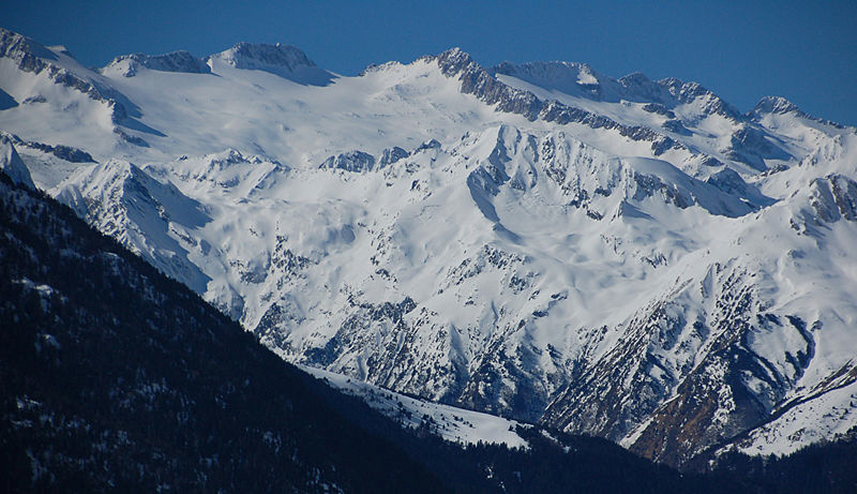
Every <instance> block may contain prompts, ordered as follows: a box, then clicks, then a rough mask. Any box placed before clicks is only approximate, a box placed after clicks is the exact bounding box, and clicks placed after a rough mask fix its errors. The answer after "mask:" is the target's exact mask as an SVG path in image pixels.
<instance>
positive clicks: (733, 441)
mask: <svg viewBox="0 0 857 494" xmlns="http://www.w3.org/2000/svg"><path fill="white" fill-rule="evenodd" d="M269 49H270V48H266V49H260V50H261V52H267V51H266V50H269ZM253 51H254V52H255V50H253ZM263 58H264V57H263ZM217 59H218V57H217V56H212V57H211V58H210V60H214V62H213V63H212V65H211V67H212V71H213V72H214V73H216V74H217V75H218V76H219V77H210V76H206V75H203V74H176V73H171V74H164V75H163V77H166V76H167V75H169V76H170V79H169V81H170V84H171V88H173V91H172V92H171V94H174V97H175V100H173V99H170V98H171V97H173V96H166V95H163V94H158V95H157V98H154V97H153V96H152V94H151V93H149V92H147V90H146V88H145V86H143V85H136V83H135V79H137V77H134V78H125V77H121V79H120V78H116V79H110V78H109V77H107V80H108V81H110V83H111V84H115V85H116V86H117V87H120V86H121V87H122V93H123V94H125V95H126V96H127V97H128V98H129V99H131V100H134V101H141V102H142V101H145V102H146V104H145V105H144V104H142V103H141V105H140V107H141V108H142V109H143V117H141V121H142V122H145V123H146V124H147V125H148V126H150V127H152V128H157V129H160V130H161V131H162V132H163V134H164V135H163V136H156V135H152V134H147V135H145V137H146V140H147V142H149V143H150V144H151V146H150V147H149V148H141V147H123V146H122V145H121V142H120V143H119V144H118V145H112V144H111V145H108V144H105V143H110V142H115V137H110V138H109V139H106V140H105V139H101V138H96V137H99V136H102V134H100V133H99V132H101V131H100V130H99V129H98V128H97V127H95V126H92V127H85V126H84V128H85V130H86V132H78V134H76V135H77V136H78V138H77V140H69V139H68V138H66V137H64V136H67V135H69V136H70V134H69V133H68V131H67V130H63V129H59V130H56V131H54V134H53V140H49V139H47V138H46V137H44V136H41V135H40V134H39V133H40V132H44V131H43V130H40V129H39V128H37V127H35V126H28V124H27V121H26V119H25V117H26V115H27V113H26V111H29V110H28V109H27V108H23V107H24V106H25V105H21V106H19V107H16V108H12V109H10V110H4V111H3V112H0V126H5V127H4V128H7V129H8V130H9V131H13V132H15V133H16V134H18V135H22V136H24V137H26V138H27V139H33V140H40V141H47V142H56V140H57V139H59V137H62V142H66V143H73V144H75V145H78V144H79V146H80V147H81V148H82V149H84V150H86V151H87V152H90V153H91V154H92V156H93V157H94V159H97V160H99V161H102V163H101V164H99V165H97V166H83V167H79V170H78V171H77V172H75V173H73V174H72V175H71V176H68V177H67V178H65V177H63V178H64V179H65V180H64V181H63V182H62V183H61V184H59V186H57V187H56V188H55V189H52V190H51V193H52V194H54V195H56V196H57V197H59V198H61V199H62V200H63V201H65V202H67V203H69V204H71V205H73V207H74V208H75V210H76V211H77V212H78V213H79V214H80V215H82V216H84V217H86V218H87V219H88V220H89V221H90V222H92V223H93V224H95V225H97V226H98V227H99V228H100V229H102V231H105V232H109V233H110V234H111V235H112V236H115V237H116V238H118V239H120V241H122V242H123V243H124V244H125V245H127V246H128V247H130V248H131V249H133V250H135V251H136V252H138V253H140V254H141V255H142V256H143V257H144V258H145V259H147V260H149V261H150V262H152V263H153V264H154V265H156V266H158V267H159V268H160V269H161V270H163V271H164V272H166V273H168V274H170V275H171V276H174V277H176V278H177V279H179V280H180V281H182V282H184V283H185V284H187V285H188V286H190V287H192V288H194V289H195V290H196V291H197V292H198V293H200V294H202V295H203V296H204V297H205V298H206V299H208V300H210V301H212V302H213V303H215V304H216V305H217V306H218V307H220V308H221V309H222V310H223V311H224V312H226V313H227V314H229V315H230V316H231V317H233V318H235V319H237V320H240V321H241V322H242V324H243V325H244V326H245V328H247V329H249V330H253V331H254V332H256V333H257V334H258V335H259V336H260V337H261V338H262V340H263V341H264V342H266V344H268V345H269V346H270V347H271V348H273V349H274V350H275V351H277V352H278V353H279V354H280V355H281V356H283V357H284V358H286V359H287V360H292V361H297V362H301V363H303V364H306V365H314V366H319V367H323V368H325V369H327V370H331V371H334V372H339V373H344V374H347V375H350V376H353V377H355V378H359V379H364V380H367V381H369V382H371V383H374V384H378V385H381V386H384V387H388V388H391V389H394V390H397V391H401V392H407V393H411V394H415V395H419V396H422V397H426V398H430V399H434V400H440V401H443V402H447V403H453V404H458V405H465V406H468V407H473V408H476V409H479V410H483V411H489V412H492V413H496V414H501V415H507V416H511V417H516V418H518V419H523V420H526V421H542V422H544V423H547V424H550V425H553V426H556V427H558V428H562V429H565V430H568V431H576V432H587V433H593V434H598V435H601V436H603V437H607V438H610V439H612V440H614V441H619V442H621V443H622V444H624V445H625V446H627V447H629V448H631V449H633V450H636V451H639V452H642V453H643V454H646V455H647V456H649V457H652V458H655V459H658V460H662V461H667V462H669V463H672V464H675V465H682V464H685V463H686V462H688V461H690V460H691V459H692V458H693V457H694V456H696V455H698V454H701V453H702V452H704V451H707V450H709V449H710V448H721V449H722V450H726V449H730V448H732V449H736V448H737V449H740V450H742V451H748V452H753V453H769V452H789V451H793V450H794V449H796V448H797V447H799V446H801V445H803V444H808V443H811V442H815V441H818V440H821V439H830V438H833V437H848V436H849V435H852V434H853V433H854V431H853V426H854V424H855V418H854V417H855V415H854V413H855V411H854V407H853V406H851V404H850V403H851V402H852V401H853V400H852V399H851V396H852V395H853V394H854V393H855V386H854V375H853V368H854V365H853V358H854V355H853V351H850V350H849V348H851V347H849V344H850V342H853V341H854V334H853V321H854V320H855V314H857V308H855V304H854V300H853V297H851V296H850V293H853V292H854V291H855V290H857V286H855V285H857V281H855V279H854V275H853V273H854V270H853V266H854V262H855V261H854V259H853V255H851V254H850V253H849V252H850V249H849V248H848V246H849V245H852V242H853V241H854V240H855V238H854V237H855V231H854V221H853V220H851V219H849V218H850V216H849V215H851V212H850V211H851V209H850V208H851V205H852V204H853V203H854V202H853V200H854V194H853V188H852V186H851V185H849V183H853V180H854V179H855V176H857V173H855V169H854V167H855V163H857V162H856V161H855V151H854V150H855V132H854V129H853V128H851V127H843V126H837V125H831V124H829V123H826V122H824V121H822V120H818V119H814V118H810V117H809V116H807V115H806V114H804V113H802V112H800V111H799V110H796V109H795V108H792V107H791V106H789V105H788V104H785V103H783V102H781V101H779V100H777V101H774V103H776V104H773V103H771V102H772V101H773V100H763V102H762V103H760V105H759V106H757V108H756V109H755V110H754V111H752V112H751V113H749V114H746V115H742V114H740V112H738V111H737V110H735V109H734V108H733V107H731V106H730V105H728V104H727V103H726V102H724V101H722V100H721V99H720V98H718V97H717V96H716V95H714V94H713V93H712V92H710V91H708V90H706V89H704V88H702V87H701V86H699V85H698V84H695V83H684V82H681V81H677V80H674V79H668V80H664V81H659V82H653V81H649V80H648V79H647V78H645V76H642V75H640V74H634V75H631V76H627V77H625V78H622V79H619V80H613V79H610V78H607V77H606V76H603V75H600V74H597V73H595V72H594V71H593V70H591V69H588V68H585V67H582V66H579V65H574V64H542V65H541V66H538V64H535V65H532V66H513V65H510V64H506V65H502V66H500V67H499V68H495V69H490V70H486V69H483V68H482V67H480V66H479V65H478V64H477V63H476V62H474V61H473V60H472V58H470V57H469V56H468V55H467V54H466V53H464V52H462V51H461V50H451V51H449V52H446V53H444V54H441V55H439V56H437V57H426V58H423V59H420V60H418V61H416V62H414V63H412V64H409V65H402V64H397V63H390V64H385V65H383V66H376V67H372V68H371V69H367V71H366V72H365V73H364V74H362V75H361V76H358V77H354V78H348V77H341V78H339V79H337V80H336V83H335V84H328V85H312V84H307V85H295V84H293V83H294V82H295V80H294V79H293V78H290V75H289V74H286V73H282V74H277V73H276V71H274V72H275V73H270V72H271V71H264V70H262V71H257V70H255V69H252V70H248V69H246V68H241V67H238V66H237V65H236V64H234V63H233V64H218V63H217ZM0 61H2V59H0ZM319 70H320V69H319ZM146 77H148V78H150V80H149V82H148V84H153V85H154V86H157V84H159V83H165V82H158V81H160V80H161V79H159V78H160V77H162V75H160V74H159V71H157V70H149V71H148V72H147V73H146ZM164 81H165V80H164ZM232 81H236V82H234V83H233V82H232ZM246 81H251V82H252V84H245V82H246ZM569 81H574V85H570V84H569ZM13 82H14V81H13ZM248 86H249V87H250V89H245V88H247V87H248ZM2 87H3V89H4V91H6V92H8V93H9V94H10V95H12V96H13V97H14V98H15V99H16V100H18V101H22V100H23V99H25V98H26V97H28V96H27V95H25V94H23V93H21V92H16V90H15V87H16V86H15V85H14V84H11V83H10V84H9V85H8V86H7V84H6V82H5V81H3V85H2ZM260 95H264V96H263V97H261V96H260ZM209 100H212V101H218V102H219V106H217V107H216V108H213V107H211V103H206V101H209ZM180 101H185V103H180ZM229 101H235V102H236V103H235V105H234V106H230V107H229V111H220V110H222V108H221V107H222V106H223V105H226V104H228V102H229ZM765 101H768V103H765ZM207 105H208V106H207ZM147 107H148V108H152V109H153V111H152V112H151V115H152V116H151V117H147V116H146V115H147V114H146V108H147ZM33 108H36V107H33ZM172 108H184V110H182V111H181V112H180V113H175V114H172V113H170V111H172ZM154 109H157V110H158V111H154ZM233 112H234V114H237V115H242V118H241V119H239V120H240V122H239V121H236V120H232V119H231V117H229V116H228V115H231V114H233ZM242 112H246V113H242ZM225 115H227V116H225ZM171 119H175V121H173V120H171ZM82 121H84V122H88V120H85V119H84V120H82ZM176 122H182V123H181V125H178V124H177V123H176ZM246 122H249V123H246ZM86 125H88V124H86ZM223 128H230V129H236V130H235V131H230V132H223V131H222V129H223ZM711 129H718V130H717V132H716V133H714V132H712V130H711ZM129 132H131V133H133V132H135V131H133V130H129ZM133 135H137V136H143V135H144V134H141V133H139V132H138V133H136V134H133ZM210 135H217V136H218V139H219V140H218V144H217V146H220V147H219V148H217V147H215V148H212V144H211V140H210V139H208V138H207V137H208V136H210ZM48 137H50V136H48ZM110 139H113V141H111V140H110ZM226 146H231V147H232V148H234V150H232V151H225V152H220V150H221V149H222V147H226ZM22 157H23V158H24V161H25V162H26V163H27V164H28V166H30V167H31V168H32V169H38V170H45V169H48V168H49V165H50V164H46V163H44V162H42V161H41V159H40V158H39V156H37V155H35V154H29V155H28V154H26V153H25V154H22ZM115 157H119V158H123V159H124V161H123V160H118V161H110V159H111V158H115ZM129 161H130V163H129ZM132 163H134V164H132ZM51 166H52V165H51ZM355 172H359V173H355ZM849 181H851V182H849ZM816 407H818V408H820V409H824V410H826V412H824V413H822V415H824V416H825V417H826V418H823V419H818V418H817V417H816V411H815V410H816ZM827 412H830V413H827ZM795 424H798V425H795Z"/></svg>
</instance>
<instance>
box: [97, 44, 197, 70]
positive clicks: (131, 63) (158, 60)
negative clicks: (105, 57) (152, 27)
mask: <svg viewBox="0 0 857 494" xmlns="http://www.w3.org/2000/svg"><path fill="white" fill-rule="evenodd" d="M141 68H146V69H151V70H158V71H161V72H187V73H191V74H207V73H210V72H211V69H210V68H209V67H208V65H206V63H205V61H204V60H202V59H201V58H197V57H195V56H193V55H192V54H191V53H190V52H187V51H185V50H179V51H174V52H170V53H165V54H163V55H145V54H142V53H133V54H131V55H122V56H119V57H116V58H114V59H113V61H111V62H110V63H109V64H108V65H107V66H106V67H104V69H102V72H109V71H115V72H118V73H120V74H122V75H123V76H125V77H133V76H134V75H136V74H137V71H138V70H140V69H141Z"/></svg>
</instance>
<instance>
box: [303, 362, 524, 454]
mask: <svg viewBox="0 0 857 494" xmlns="http://www.w3.org/2000/svg"><path fill="white" fill-rule="evenodd" d="M302 369H303V370H305V371H306V372H309V373H310V374H312V375H314V376H315V377H317V378H319V379H324V380H325V381H326V382H327V383H328V384H330V385H331V386H333V387H335V388H336V389H338V390H339V391H342V392H343V393H346V394H349V395H352V396H357V397H359V398H360V399H362V400H363V401H365V402H366V403H368V404H369V406H371V407H372V408H373V409H375V410H377V411H378V412H380V413H382V414H384V415H386V416H388V417H390V418H392V419H394V420H396V421H397V422H398V423H401V424H403V425H405V426H406V427H410V428H413V429H420V430H423V431H426V432H429V433H431V434H436V435H438V436H440V437H442V438H444V439H446V440H447V441H452V442H457V443H461V444H477V443H479V442H483V443H490V444H505V445H506V446H508V447H510V448H527V441H526V439H524V438H522V437H521V436H519V435H518V434H517V432H516V430H517V428H519V427H530V426H528V425H527V424H522V423H520V422H517V421H515V420H509V419H504V418H502V417H497V416H496V415H489V414H487V413H480V412H474V411H472V410H465V409H463V408H456V407H452V406H449V405H443V404H440V403H436V402H432V401H428V400H422V399H419V398H413V397H410V396H405V395H402V394H399V393H395V392H393V391H390V390H388V389H384V388H380V387H378V386H373V385H372V384H369V383H367V382H364V381H360V380H357V379H354V378H350V377H346V376H343V375H342V374H335V373H333V372H328V371H325V370H321V369H318V368H316V367H307V366H303V367H302Z"/></svg>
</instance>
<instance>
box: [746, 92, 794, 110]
mask: <svg viewBox="0 0 857 494" xmlns="http://www.w3.org/2000/svg"><path fill="white" fill-rule="evenodd" d="M791 112H799V113H802V112H801V110H800V108H798V106H797V105H796V104H794V103H792V102H791V101H789V100H788V99H786V98H783V97H782V96H765V97H764V98H762V99H761V100H759V102H758V103H756V106H755V108H753V110H752V112H751V113H754V114H764V113H777V114H785V113H791Z"/></svg>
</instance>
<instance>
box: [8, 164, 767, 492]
mask: <svg viewBox="0 0 857 494" xmlns="http://www.w3.org/2000/svg"><path fill="white" fill-rule="evenodd" d="M0 233H2V235H0V258H2V259H3V262H2V263H0V294H2V297H0V322H2V327H3V331H2V332H0V343H2V344H1V345H0V377H2V380H0V383H2V385H0V388H2V393H0V404H2V407H0V446H2V447H0V459H2V461H3V465H4V468H3V470H2V473H0V485H3V487H4V489H6V490H9V491H12V492H43V491H46V490H47V491H53V490H66V489H69V488H74V489H83V490H87V491H102V490H116V489H119V490H174V489H179V490H205V491H208V490H216V491H220V492H245V491H248V490H251V491H269V490H293V491H296V492H401V491H407V492H530V491H532V489H537V490H541V491H551V492H566V491H576V490H577V489H580V488H586V489H597V490H601V491H625V490H627V489H630V488H634V489H635V490H637V491H640V492H682V491H686V490H688V489H691V490H694V491H698V492H718V491H722V490H724V489H734V488H736V487H738V486H744V487H745V488H746V487H750V486H752V484H750V483H745V482H744V481H743V479H742V475H743V474H740V475H735V474H733V475H731V476H730V477H731V478H727V477H726V476H720V475H717V476H711V475H707V476H701V475H679V474H678V472H676V471H674V470H671V469H669V468H666V467H663V466H658V465H654V464H653V463H651V462H648V461H646V460H643V459H641V458H637V457H635V456H634V455H632V454H631V453H629V452H627V451H624V450H622V449H621V448H619V447H617V446H615V445H613V444H610V443H609V442H607V441H604V440H599V439H594V438H586V437H573V436H568V435H564V434H561V433H557V432H548V431H544V430H539V429H537V428H533V427H527V428H524V427H518V430H517V434H520V435H521V436H522V437H523V438H524V441H525V442H524V444H525V445H526V448H527V449H526V450H525V449H509V448H506V447H504V446H496V445H487V444H479V445H472V446H469V447H467V448H463V447H459V446H457V445H454V444H451V443H446V442H444V441H442V440H440V439H437V438H435V437H434V436H432V435H431V434H428V433H427V432H428V431H431V427H432V424H431V423H430V422H423V424H422V426H421V427H420V428H419V429H418V431H417V433H411V432H407V431H405V430H403V429H401V428H400V426H398V425H397V424H395V423H393V422H391V421H389V420H387V419H384V418H382V417H381V416H379V415H377V414H376V413H374V412H372V411H371V410H370V409H369V408H368V407H366V405H365V404H363V403H362V402H361V401H359V400H357V399H354V398H350V397H348V396H344V395H341V394H339V393H337V392H335V391H333V390H332V389H330V388H329V387H327V386H326V385H325V384H323V383H322V382H321V381H318V380H315V379H313V378H312V377H311V376H309V375H307V374H305V373H303V372H301V371H299V370H298V369H296V368H294V367H293V366H291V365H289V364H286V363H285V362H283V361H282V360H281V359H279V358H278V357H276V356H275V355H273V354H272V353H271V352H269V351H268V350H267V349H265V348H264V347H263V346H261V345H260V344H259V343H258V342H257V341H256V340H255V338H253V336H252V335H250V334H248V333H247V332H245V331H243V330H242V329H241V327H240V326H239V325H237V324H236V323H235V322H234V321H230V320H229V319H227V318H226V317H224V316H223V315H222V314H221V313H219V312H218V311H216V310H215V309H214V308H212V307H211V306H209V305H208V304H206V303H205V302H204V301H202V300H201V299H200V298H199V297H198V296H197V295H196V294H194V293H193V292H192V291H190V290H188V289H187V288H186V287H184V286H182V285H180V284H179V283H176V282H175V281H173V280H170V279H168V278H166V277H165V276H163V275H162V274H161V273H158V272H157V270H155V269H154V268H153V267H151V266H150V265H147V264H146V263H145V262H144V261H142V260H141V259H139V258H138V257H136V256H134V255H133V254H131V253H130V252H128V251H127V250H125V249H123V248H122V247H121V246H120V245H119V244H118V243H116V242H115V241H113V240H112V239H110V238H108V237H104V236H102V235H100V234H98V233H97V232H95V231H94V230H92V229H90V227H89V226H88V225H86V224H85V223H83V222H82V221H81V220H80V219H79V218H77V217H76V216H75V215H74V213H73V212H72V211H71V210H69V209H68V208H65V207H63V206H62V205H60V204H58V203H56V202H54V201H53V200H51V199H50V198H48V197H46V196H43V195H41V194H40V193H38V192H36V191H33V190H31V189H28V188H25V187H23V186H20V185H16V184H15V183H14V182H12V180H11V179H10V178H9V177H8V175H6V174H5V173H4V172H0ZM417 420H419V419H418V418H417ZM423 420H424V421H425V420H426V419H425V418H423Z"/></svg>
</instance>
